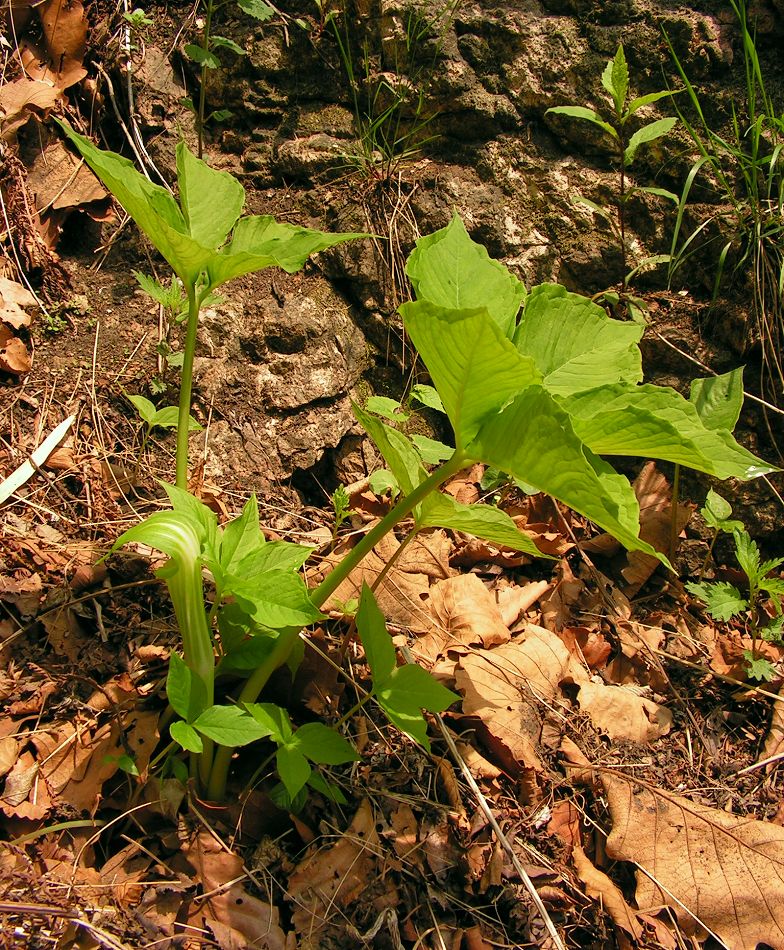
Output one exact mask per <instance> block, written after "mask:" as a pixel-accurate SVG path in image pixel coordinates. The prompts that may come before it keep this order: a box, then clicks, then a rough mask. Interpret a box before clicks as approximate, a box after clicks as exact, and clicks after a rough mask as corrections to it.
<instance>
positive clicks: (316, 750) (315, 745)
mask: <svg viewBox="0 0 784 950" xmlns="http://www.w3.org/2000/svg"><path fill="white" fill-rule="evenodd" d="M292 742H293V745H294V748H297V749H299V751H300V752H301V753H302V754H303V755H305V756H307V758H309V759H310V761H311V762H316V763H318V764H320V765H342V764H343V763H344V762H356V761H357V760H358V759H359V756H358V755H357V753H356V750H355V749H354V747H353V746H352V745H351V743H350V742H348V741H346V739H344V738H343V736H341V735H340V733H339V732H338V731H337V730H336V729H330V728H329V726H325V725H324V724H323V723H320V722H308V723H305V725H304V726H300V727H299V729H297V731H296V732H295V733H294V738H293V740H292Z"/></svg>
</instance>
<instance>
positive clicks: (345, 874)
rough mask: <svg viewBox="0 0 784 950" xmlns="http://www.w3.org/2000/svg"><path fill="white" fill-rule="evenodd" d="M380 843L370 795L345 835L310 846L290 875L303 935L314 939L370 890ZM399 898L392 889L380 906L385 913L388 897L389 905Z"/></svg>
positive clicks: (295, 914)
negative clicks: (328, 842) (324, 843)
mask: <svg viewBox="0 0 784 950" xmlns="http://www.w3.org/2000/svg"><path fill="white" fill-rule="evenodd" d="M379 846H380V842H379V837H378V832H377V831H376V823H375V819H374V817H373V809H372V808H371V805H370V802H369V801H368V800H367V799H364V800H363V802H362V804H361V805H360V806H359V808H358V809H357V812H356V814H355V815H354V818H353V819H352V821H351V824H350V825H349V827H348V828H347V829H346V831H345V833H344V834H342V835H341V836H340V837H339V838H337V839H336V840H335V843H334V844H332V845H330V846H328V847H324V846H323V845H319V846H318V847H315V848H310V849H309V850H308V852H307V854H306V855H305V857H304V858H303V860H302V861H301V862H300V863H299V865H297V868H296V869H295V871H294V873H293V874H292V875H291V877H290V878H289V886H288V893H289V896H290V897H291V899H292V900H293V901H294V905H295V906H294V910H293V913H292V923H293V924H294V927H295V929H296V931H297V933H299V934H303V935H304V934H307V935H308V937H310V938H311V939H314V937H316V936H317V935H318V934H319V933H320V932H321V931H322V930H323V929H324V928H325V927H326V926H327V924H328V923H329V921H330V919H331V918H332V917H333V916H335V915H339V914H340V912H341V911H342V910H344V909H345V908H347V907H348V906H349V905H350V904H353V903H354V901H356V900H358V899H359V898H360V897H361V896H362V895H363V894H365V893H367V889H368V883H369V882H371V881H373V880H374V879H376V878H377V877H378V873H379V863H378V858H377V854H378V852H379ZM394 899H395V895H394V894H392V893H387V894H386V895H383V896H382V897H381V898H376V900H375V901H374V906H375V908H376V910H377V911H379V912H380V911H381V910H382V906H381V902H382V901H387V902H389V903H388V906H389V904H391V903H392V902H393V901H394ZM314 945H318V941H316V943H315V944H314Z"/></svg>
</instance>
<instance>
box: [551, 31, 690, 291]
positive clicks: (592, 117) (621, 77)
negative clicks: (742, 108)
mask: <svg viewBox="0 0 784 950" xmlns="http://www.w3.org/2000/svg"><path fill="white" fill-rule="evenodd" d="M602 86H604V88H605V90H606V91H607V93H608V94H609V105H610V109H609V111H608V113H607V118H603V117H602V115H601V114H600V113H599V112H597V111H596V110H595V109H591V108H589V107H587V106H555V107H553V108H552V109H548V110H547V112H546V113H545V114H546V115H550V114H552V115H564V116H568V117H569V118H572V119H580V120H583V121H586V122H590V123H591V124H592V125H595V126H597V127H598V128H599V129H601V130H602V132H603V133H604V134H605V135H606V137H607V139H608V140H609V144H610V147H611V151H612V154H613V158H614V161H615V162H616V164H617V165H618V176H619V178H618V196H617V200H616V220H617V233H618V238H619V245H620V251H621V268H622V275H623V276H622V284H621V291H622V293H624V294H625V292H626V288H627V286H628V284H629V280H630V278H631V277H632V276H633V275H634V273H636V272H637V271H638V270H639V269H640V268H641V267H643V266H652V265H653V264H658V263H665V262H666V261H668V260H669V256H668V255H656V257H655V258H648V259H647V260H646V261H644V262H643V263H642V264H640V265H638V266H637V267H636V268H635V269H634V270H633V271H631V272H628V271H627V263H626V261H627V242H626V208H627V205H628V203H629V200H630V199H631V198H632V197H633V196H634V195H635V194H639V193H641V192H642V193H645V194H649V195H655V196H657V197H659V198H665V199H667V200H668V201H673V202H675V203H676V204H677V203H678V197H677V195H674V194H673V193H672V192H670V191H667V190H666V189H664V188H647V187H642V186H639V185H632V186H631V187H630V186H629V181H628V170H629V168H630V167H631V166H632V164H633V163H634V160H635V158H636V156H637V152H638V151H639V149H640V146H642V145H645V144H647V143H651V142H655V141H656V140H657V139H660V138H662V137H663V136H665V135H667V133H668V132H670V131H671V130H672V128H673V126H674V125H675V124H676V122H677V121H678V120H677V119H676V118H673V117H668V118H664V119H655V120H654V121H653V122H648V123H646V124H645V125H643V126H641V127H640V128H638V129H636V130H635V131H634V132H631V126H632V122H631V120H632V118H633V117H634V116H635V115H636V114H637V113H638V112H639V111H640V109H642V108H643V107H644V106H648V105H651V104H652V103H654V102H658V101H659V100H660V99H664V98H665V97H667V96H671V95H673V93H672V92H671V91H670V90H668V89H663V90H660V91H659V92H650V93H648V94H647V95H644V96H638V97H632V96H631V94H630V88H629V67H628V64H627V62H626V56H625V54H624V51H623V46H622V45H621V46H619V47H618V52H617V53H616V54H615V57H614V58H613V59H611V60H610V61H609V62H608V63H607V66H606V67H605V69H604V71H603V73H602ZM580 200H581V201H582V203H584V204H586V205H587V206H588V207H590V208H591V210H592V211H594V212H596V213H597V214H599V215H600V216H602V217H604V218H605V219H606V220H607V221H608V222H610V224H611V225H613V224H614V222H613V219H612V217H611V216H610V215H609V213H608V211H607V210H606V209H605V208H602V207H600V206H599V205H597V204H596V203H595V202H592V201H588V200H587V199H585V198H581V199H580ZM634 306H635V304H634V302H633V303H632V307H634ZM637 306H638V308H639V302H638V304H637Z"/></svg>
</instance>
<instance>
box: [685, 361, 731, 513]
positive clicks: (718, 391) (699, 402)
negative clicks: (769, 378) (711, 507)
mask: <svg viewBox="0 0 784 950" xmlns="http://www.w3.org/2000/svg"><path fill="white" fill-rule="evenodd" d="M689 402H690V403H692V404H693V405H694V408H695V409H696V410H697V415H698V416H699V417H700V420H701V421H702V424H703V425H704V426H705V427H706V428H708V429H727V431H728V432H732V430H733V429H734V428H735V425H736V423H737V421H738V417H739V416H740V411H741V409H742V408H743V367H742V366H739V367H738V368H737V369H733V370H732V371H731V372H729V373H723V374H722V375H721V376H708V377H707V378H705V379H693V380H692V381H691V387H690V389H689ZM727 517H729V515H728V516H727Z"/></svg>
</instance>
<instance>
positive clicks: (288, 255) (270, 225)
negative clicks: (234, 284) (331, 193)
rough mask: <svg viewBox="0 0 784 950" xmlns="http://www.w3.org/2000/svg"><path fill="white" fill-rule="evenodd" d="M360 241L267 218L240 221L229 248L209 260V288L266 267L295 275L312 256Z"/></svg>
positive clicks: (270, 217)
mask: <svg viewBox="0 0 784 950" xmlns="http://www.w3.org/2000/svg"><path fill="white" fill-rule="evenodd" d="M358 237H365V235H363V234H328V233H326V232H324V231H314V230H312V229H311V228H302V227H298V226H297V225H294V224H287V223H285V222H279V221H276V220H275V219H274V218H273V217H272V216H271V215H268V214H265V215H251V216H249V217H246V218H240V220H239V221H238V222H237V226H236V227H235V229H234V234H233V235H232V239H231V241H230V242H229V244H227V245H226V246H225V247H222V248H221V249H220V250H219V251H218V252H217V253H216V254H215V255H214V256H213V257H211V258H210V261H209V266H208V268H207V269H208V273H209V278H210V286H211V287H217V286H218V285H219V284H222V283H225V282H226V281H227V280H231V278H232V277H239V276H241V275H242V274H249V273H251V271H257V270H261V269H262V268H265V267H273V266H276V267H280V268H282V269H283V270H285V271H287V272H288V273H290V274H293V273H294V271H298V270H299V269H300V268H301V267H302V265H303V264H304V263H305V261H306V260H307V259H308V257H310V255H311V254H315V253H316V252H317V251H323V250H325V249H326V248H328V247H333V246H334V245H336V244H342V243H343V242H344V241H351V240H353V239H354V238H358Z"/></svg>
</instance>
